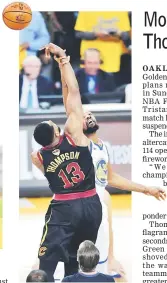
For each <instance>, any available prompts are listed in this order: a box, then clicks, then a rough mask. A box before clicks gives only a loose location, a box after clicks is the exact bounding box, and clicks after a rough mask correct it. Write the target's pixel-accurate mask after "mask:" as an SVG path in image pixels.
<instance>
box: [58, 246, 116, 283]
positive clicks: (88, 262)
mask: <svg viewBox="0 0 167 283" xmlns="http://www.w3.org/2000/svg"><path fill="white" fill-rule="evenodd" d="M77 258H78V263H79V268H80V271H79V272H78V273H76V274H74V275H71V276H67V277H65V278H64V279H63V280H62V282H115V280H114V278H113V277H112V276H111V275H105V274H103V273H99V272H97V271H96V266H97V264H98V262H99V258H100V255H99V250H98V249H97V248H96V247H95V245H94V244H93V243H92V242H91V241H84V242H83V243H82V244H80V246H79V249H78V253H77Z"/></svg>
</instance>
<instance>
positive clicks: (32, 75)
mask: <svg viewBox="0 0 167 283" xmlns="http://www.w3.org/2000/svg"><path fill="white" fill-rule="evenodd" d="M41 66H42V63H41V60H40V59H39V58H38V57H37V56H35V55H31V56H27V57H26V58H25V60H24V61H23V70H24V74H25V75H26V76H27V77H28V78H29V79H30V80H34V79H36V78H37V77H38V76H39V74H40V71H41Z"/></svg>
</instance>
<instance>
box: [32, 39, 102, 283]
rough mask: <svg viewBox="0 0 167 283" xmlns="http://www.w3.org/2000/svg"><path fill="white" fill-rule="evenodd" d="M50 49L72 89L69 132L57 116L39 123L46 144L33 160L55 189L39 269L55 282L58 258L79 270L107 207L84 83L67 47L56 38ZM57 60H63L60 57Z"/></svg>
mask: <svg viewBox="0 0 167 283" xmlns="http://www.w3.org/2000/svg"><path fill="white" fill-rule="evenodd" d="M45 51H46V54H47V55H49V54H50V53H53V54H54V56H59V64H60V65H61V72H62V73H63V77H64V80H65V82H66V85H67V87H68V88H67V89H68V99H67V101H66V109H67V117H68V119H67V121H66V124H65V127H64V135H63V136H61V135H60V131H59V127H58V126H57V125H56V124H55V123H53V122H52V121H47V122H42V123H40V124H38V125H37V126H36V128H35V130H34V138H35V140H36V142H37V143H39V144H41V145H42V149H41V150H40V151H39V152H34V153H32V162H33V164H34V165H36V167H38V168H39V169H40V170H41V171H42V172H43V173H44V175H45V177H46V179H47V180H48V183H49V187H50V189H51V191H52V192H53V194H54V196H53V200H52V201H51V203H50V205H49V208H48V211H47V213H46V217H45V227H44V229H43V235H42V239H41V244H40V248H39V253H38V257H39V260H40V264H39V268H40V269H41V270H44V271H45V272H46V273H47V275H48V279H49V282H54V278H53V274H54V271H55V269H56V266H57V263H58V261H63V262H64V263H65V276H67V275H70V274H74V273H76V272H77V271H78V263H77V249H78V247H79V245H80V243H81V242H83V241H84V240H90V241H92V242H94V243H95V241H96V238H97V233H98V229H99V226H100V223H101V218H102V207H101V203H100V200H99V197H98V195H97V193H96V189H95V173H94V166H93V162H92V157H91V154H90V152H89V148H88V144H89V141H88V139H87V138H86V136H85V135H84V134H83V111H82V104H81V98H80V93H79V88H78V83H77V81H76V78H75V74H74V71H73V69H72V67H71V65H70V63H69V57H67V56H66V54H65V52H64V50H62V49H61V48H59V47H58V46H56V45H54V44H52V43H50V44H49V45H48V46H47V47H45ZM56 60H57V59H56Z"/></svg>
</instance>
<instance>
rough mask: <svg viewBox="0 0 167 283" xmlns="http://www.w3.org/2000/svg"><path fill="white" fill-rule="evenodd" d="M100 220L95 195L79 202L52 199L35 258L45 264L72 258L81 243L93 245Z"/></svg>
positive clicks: (100, 212) (99, 210)
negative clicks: (90, 242)
mask: <svg viewBox="0 0 167 283" xmlns="http://www.w3.org/2000/svg"><path fill="white" fill-rule="evenodd" d="M101 220H102V206H101V203H100V200H99V197H98V195H97V194H96V195H95V196H91V197H88V198H83V199H75V200H66V201H57V200H52V201H51V203H50V205H49V208H48V211H47V213H46V216H45V226H44V229H43V235H42V239H41V244H40V248H39V252H38V258H39V259H40V260H45V261H47V262H48V261H52V262H53V261H55V262H58V261H62V262H65V263H68V261H69V258H70V257H71V258H74V259H76V256H77V250H78V248H79V245H80V243H81V242H83V241H84V240H90V241H92V242H94V243H95V242H96V239H97V233H98V229H99V226H100V223H101Z"/></svg>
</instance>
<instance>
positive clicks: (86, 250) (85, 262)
mask: <svg viewBox="0 0 167 283" xmlns="http://www.w3.org/2000/svg"><path fill="white" fill-rule="evenodd" d="M99 259H100V253H99V250H98V249H97V248H96V246H95V245H94V243H92V242H91V241H84V242H83V243H81V244H80V246H79V249H78V252H77V260H78V263H79V267H80V269H81V270H82V271H83V272H92V271H94V270H95V269H96V266H97V264H98V263H99Z"/></svg>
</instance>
